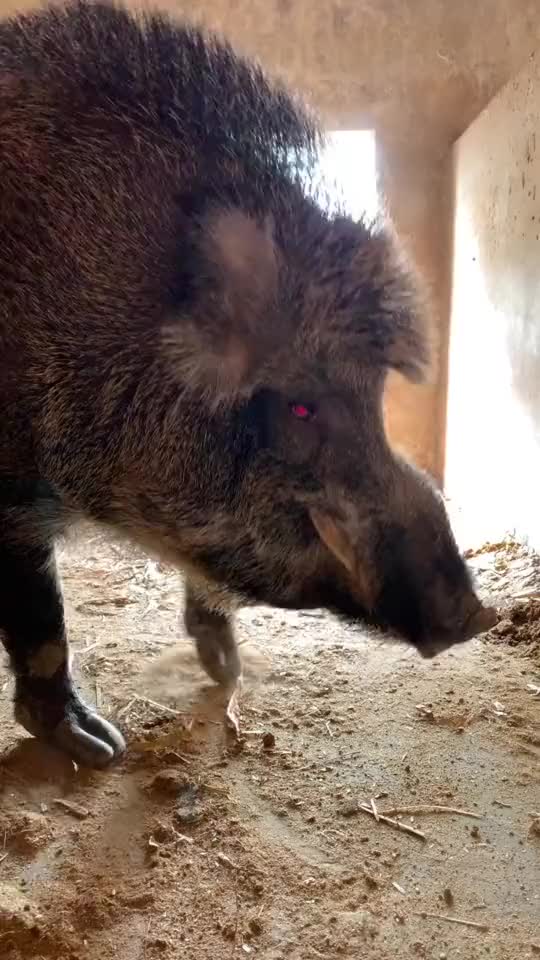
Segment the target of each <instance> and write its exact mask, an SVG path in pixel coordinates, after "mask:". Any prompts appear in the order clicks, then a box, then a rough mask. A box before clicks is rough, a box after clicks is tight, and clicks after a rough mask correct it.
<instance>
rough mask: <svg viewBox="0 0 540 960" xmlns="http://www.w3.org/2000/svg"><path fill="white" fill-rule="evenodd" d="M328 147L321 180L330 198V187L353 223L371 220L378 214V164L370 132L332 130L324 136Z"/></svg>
mask: <svg viewBox="0 0 540 960" xmlns="http://www.w3.org/2000/svg"><path fill="white" fill-rule="evenodd" d="M327 137H328V146H327V149H326V151H325V153H324V154H323V157H322V162H321V176H322V178H323V179H324V180H325V182H326V186H327V189H328V190H329V192H330V193H331V194H332V193H333V192H334V191H333V189H332V188H333V186H334V185H335V186H336V187H337V192H338V195H339V197H340V199H341V200H342V202H344V204H345V210H346V213H348V214H349V216H351V217H352V218H353V219H354V220H359V219H360V217H362V216H366V217H367V219H368V220H369V219H372V218H374V217H375V216H376V215H377V213H378V211H379V198H378V195H377V164H376V156H375V132H374V131H373V130H335V131H331V132H329V133H328V134H327Z"/></svg>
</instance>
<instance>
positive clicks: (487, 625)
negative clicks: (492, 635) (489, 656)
mask: <svg viewBox="0 0 540 960" xmlns="http://www.w3.org/2000/svg"><path fill="white" fill-rule="evenodd" d="M498 619H499V617H498V615H497V611H496V610H495V607H480V608H479V609H478V610H477V611H476V613H473V615H472V617H469V620H468V621H467V623H466V624H465V636H464V638H463V639H464V640H470V639H471V638H472V637H477V636H478V634H479V633H485V632H486V630H491V628H492V627H494V626H495V624H496V623H497V621H498Z"/></svg>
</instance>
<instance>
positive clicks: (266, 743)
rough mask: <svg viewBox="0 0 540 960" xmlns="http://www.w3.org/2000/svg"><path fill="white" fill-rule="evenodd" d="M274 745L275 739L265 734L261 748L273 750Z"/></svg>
mask: <svg viewBox="0 0 540 960" xmlns="http://www.w3.org/2000/svg"><path fill="white" fill-rule="evenodd" d="M275 745H276V738H275V736H274V734H273V733H270V732H268V733H265V735H264V737H263V747H264V749H265V750H273V749H274V747H275Z"/></svg>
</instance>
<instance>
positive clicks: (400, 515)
mask: <svg viewBox="0 0 540 960" xmlns="http://www.w3.org/2000/svg"><path fill="white" fill-rule="evenodd" d="M198 256H199V259H198V262H197V269H196V271H195V275H196V276H197V283H196V287H197V289H196V290H195V292H194V300H193V303H192V305H191V309H190V311H189V314H187V315H186V316H184V317H182V318H181V319H180V322H178V321H176V322H175V324H174V328H173V329H170V330H169V332H168V348H169V350H170V351H171V353H172V356H173V357H174V362H175V366H176V369H177V371H178V373H179V376H180V378H181V380H182V382H183V384H185V385H187V386H188V387H189V389H190V390H191V392H192V393H193V394H194V395H198V396H199V397H200V398H201V403H203V404H206V405H207V407H208V411H209V416H215V415H216V411H219V410H220V409H221V410H228V411H229V414H230V412H231V411H233V412H234V416H233V420H232V421H230V420H229V421H224V422H229V423H230V422H234V423H235V424H236V425H238V423H240V424H243V425H244V426H246V425H247V426H246V429H247V430H248V432H249V431H251V436H252V437H255V440H254V441H253V442H254V452H253V450H252V452H251V454H250V457H249V458H248V461H247V462H246V465H245V471H244V473H243V474H242V481H241V483H240V488H241V491H242V494H241V500H242V504H241V506H240V507H239V508H238V510H237V522H238V523H240V524H242V525H243V535H238V536H236V534H235V536H234V538H233V539H234V549H232V550H230V551H229V552H228V553H227V554H226V555H227V557H228V565H229V566H228V570H227V571H226V572H224V568H223V565H221V569H220V570H218V569H217V568H219V567H220V564H219V563H218V564H217V566H216V564H214V566H215V567H216V569H215V570H214V571H213V573H215V574H216V576H222V577H223V578H224V579H225V580H228V581H229V582H230V583H232V584H233V585H234V583H235V582H236V583H237V585H239V587H240V591H241V592H242V590H243V592H244V593H245V594H247V595H249V596H251V598H252V599H255V600H258V601H261V602H268V603H273V604H275V605H280V606H289V607H302V606H304V607H307V606H324V607H326V608H328V609H330V610H332V611H334V612H336V613H337V614H338V615H341V616H343V617H345V618H347V619H348V620H349V621H351V622H356V623H359V622H364V623H366V622H367V623H370V624H372V625H375V626H379V627H382V628H383V629H385V630H387V631H389V632H391V633H394V634H397V635H399V636H401V637H402V638H404V639H405V640H407V641H408V642H409V643H411V644H413V645H414V646H415V647H416V648H417V649H418V650H419V651H420V652H421V654H422V655H423V656H426V657H430V656H433V655H434V654H436V653H438V652H439V651H441V650H444V649H446V648H447V647H450V646H451V645H452V644H454V643H457V642H461V641H464V640H466V639H468V638H470V637H472V636H473V635H475V634H478V633H481V632H483V631H484V630H486V629H489V627H490V626H492V625H493V623H494V619H495V618H494V613H493V611H491V610H486V609H484V608H483V607H482V605H481V603H480V602H479V600H478V599H477V597H476V596H475V593H474V589H473V586H472V583H471V578H470V574H469V572H468V570H467V568H466V565H465V563H464V562H463V560H462V558H461V556H460V554H459V552H458V549H457V546H456V543H455V541H454V538H453V536H452V532H451V529H450V525H449V521H448V518H447V514H446V510H445V506H444V503H443V500H442V498H441V496H440V495H439V493H438V492H437V491H436V489H435V487H434V485H433V484H432V483H431V482H430V480H429V479H428V478H427V477H426V476H424V475H423V474H421V473H420V472H419V471H418V470H416V469H415V468H413V467H412V466H411V465H409V464H408V463H407V462H405V461H404V460H402V459H401V458H400V457H398V456H397V455H396V454H395V453H394V452H393V451H392V450H391V449H390V447H389V444H388V442H387V439H386V435H385V429H384V424H383V413H382V399H383V389H384V384H385V378H386V375H387V373H388V371H389V370H390V369H394V370H397V371H399V372H400V373H401V374H403V375H404V376H405V377H407V378H408V379H409V380H411V381H421V380H422V379H423V378H424V377H425V374H426V371H427V369H428V366H429V359H430V358H429V350H428V337H427V333H426V329H425V328H424V323H423V311H422V305H421V303H420V299H419V295H418V290H417V286H416V281H415V278H414V275H413V274H412V272H411V270H410V268H409V267H408V266H407V264H406V263H405V261H404V259H403V257H402V255H401V253H400V252H399V249H398V247H397V245H396V243H395V240H394V237H393V235H392V232H391V230H390V229H389V228H387V227H384V226H383V227H380V228H375V227H373V228H371V227H369V226H367V225H365V224H363V223H356V222H353V221H352V220H350V219H348V218H346V217H342V216H332V215H330V214H327V213H326V212H324V211H323V210H321V208H320V207H318V206H317V205H316V204H315V203H313V202H311V201H309V200H307V199H306V198H305V197H304V196H302V195H301V194H300V193H295V192H294V191H292V192H291V193H290V194H289V196H288V202H287V203H280V201H279V200H277V199H274V201H273V206H271V208H270V209H269V210H266V211H263V212H262V213H261V211H258V212H256V213H254V212H253V211H246V210H243V209H241V207H239V206H238V205H233V206H227V207H225V208H224V207H221V208H219V207H218V208H216V209H214V210H212V211H211V212H210V213H207V214H206V215H205V216H204V217H203V218H202V220H201V229H200V234H199V237H198ZM218 422H219V418H218ZM248 428H249V429H248ZM212 556H213V557H215V551H214V552H213V553H212ZM201 558H202V559H203V560H204V559H205V557H204V552H203V553H202V554H201ZM206 561H207V566H209V568H211V567H212V562H211V558H210V553H208V554H207V556H206ZM248 568H249V573H246V571H247V570H248ZM239 571H241V573H240V574H239Z"/></svg>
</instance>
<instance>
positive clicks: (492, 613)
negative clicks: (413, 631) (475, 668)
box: [419, 604, 499, 660]
mask: <svg viewBox="0 0 540 960" xmlns="http://www.w3.org/2000/svg"><path fill="white" fill-rule="evenodd" d="M498 619H499V617H498V614H497V611H496V610H495V608H494V607H482V606H481V605H480V604H479V605H478V607H477V608H476V610H475V611H474V612H473V613H472V614H471V615H470V617H469V618H468V620H467V621H466V622H465V624H464V625H463V626H462V627H461V629H460V630H459V631H457V630H456V631H450V630H449V631H448V632H445V633H444V634H439V635H438V636H437V635H435V636H432V637H429V638H427V639H426V641H425V642H424V643H423V644H422V645H421V646H420V647H419V652H420V654H421V655H422V657H424V659H426V660H431V659H432V658H433V657H436V656H437V655H438V654H439V653H443V652H444V651H445V650H449V649H450V647H453V646H454V645H455V644H457V643H464V642H465V641H466V640H472V638H473V637H477V636H478V635H479V634H481V633H485V632H486V631H487V630H491V628H492V627H494V626H495V624H496V623H497V621H498Z"/></svg>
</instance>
